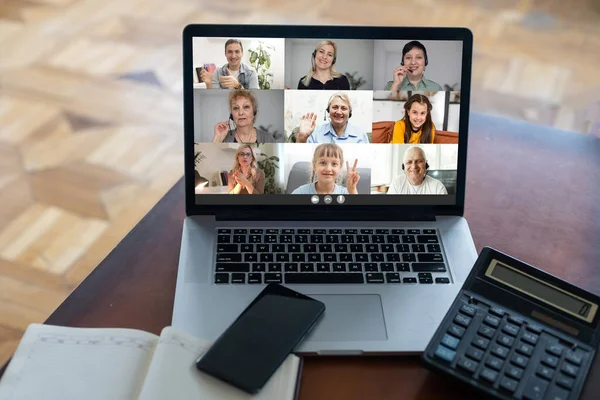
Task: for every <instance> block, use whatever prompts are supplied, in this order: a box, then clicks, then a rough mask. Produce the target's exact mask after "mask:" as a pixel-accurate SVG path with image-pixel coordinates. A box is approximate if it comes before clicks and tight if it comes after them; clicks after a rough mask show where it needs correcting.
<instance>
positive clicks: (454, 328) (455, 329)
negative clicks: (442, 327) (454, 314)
mask: <svg viewBox="0 0 600 400" xmlns="http://www.w3.org/2000/svg"><path fill="white" fill-rule="evenodd" d="M448 333H449V334H451V335H454V336H456V337H457V338H459V339H460V338H461V337H463V335H464V334H465V328H461V327H460V326H458V325H454V324H452V325H451V326H450V328H449V329H448Z"/></svg>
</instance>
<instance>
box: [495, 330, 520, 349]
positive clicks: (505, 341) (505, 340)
mask: <svg viewBox="0 0 600 400" xmlns="http://www.w3.org/2000/svg"><path fill="white" fill-rule="evenodd" d="M496 340H497V341H498V343H500V344H502V345H504V346H506V347H512V345H513V343H514V342H515V339H513V338H511V337H510V336H507V335H504V334H502V333H501V334H500V335H498V338H497V339H496Z"/></svg>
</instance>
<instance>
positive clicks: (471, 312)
mask: <svg viewBox="0 0 600 400" xmlns="http://www.w3.org/2000/svg"><path fill="white" fill-rule="evenodd" d="M460 312H461V313H463V314H466V315H468V316H469V317H474V316H475V314H476V313H477V308H476V307H473V306H470V305H468V304H463V305H462V306H461V307H460Z"/></svg>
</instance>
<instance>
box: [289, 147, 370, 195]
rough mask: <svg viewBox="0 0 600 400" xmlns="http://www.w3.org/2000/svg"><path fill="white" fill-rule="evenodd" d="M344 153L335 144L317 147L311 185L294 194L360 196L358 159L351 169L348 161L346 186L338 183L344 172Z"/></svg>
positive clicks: (299, 189)
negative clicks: (357, 186)
mask: <svg viewBox="0 0 600 400" xmlns="http://www.w3.org/2000/svg"><path fill="white" fill-rule="evenodd" d="M343 163H344V151H343V150H342V148H341V147H340V146H338V145H337V144H334V143H324V144H320V145H318V146H317V148H316V149H315V152H314V154H313V160H312V167H313V170H312V174H311V178H310V183H307V184H305V185H302V186H300V187H299V188H297V189H296V190H294V191H293V192H292V194H358V190H357V189H356V185H357V184H358V181H359V180H360V175H359V173H358V171H356V165H357V164H358V159H355V160H354V165H353V167H352V169H350V164H349V163H348V161H346V172H347V175H346V186H345V187H344V186H342V185H338V184H337V181H338V178H339V177H340V173H341V172H342V168H343Z"/></svg>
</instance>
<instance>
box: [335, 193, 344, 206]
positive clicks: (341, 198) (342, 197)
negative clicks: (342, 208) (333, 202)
mask: <svg viewBox="0 0 600 400" xmlns="http://www.w3.org/2000/svg"><path fill="white" fill-rule="evenodd" d="M345 201H346V198H345V197H344V196H342V195H341V194H340V195H339V196H338V197H337V202H338V204H344V202H345Z"/></svg>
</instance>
